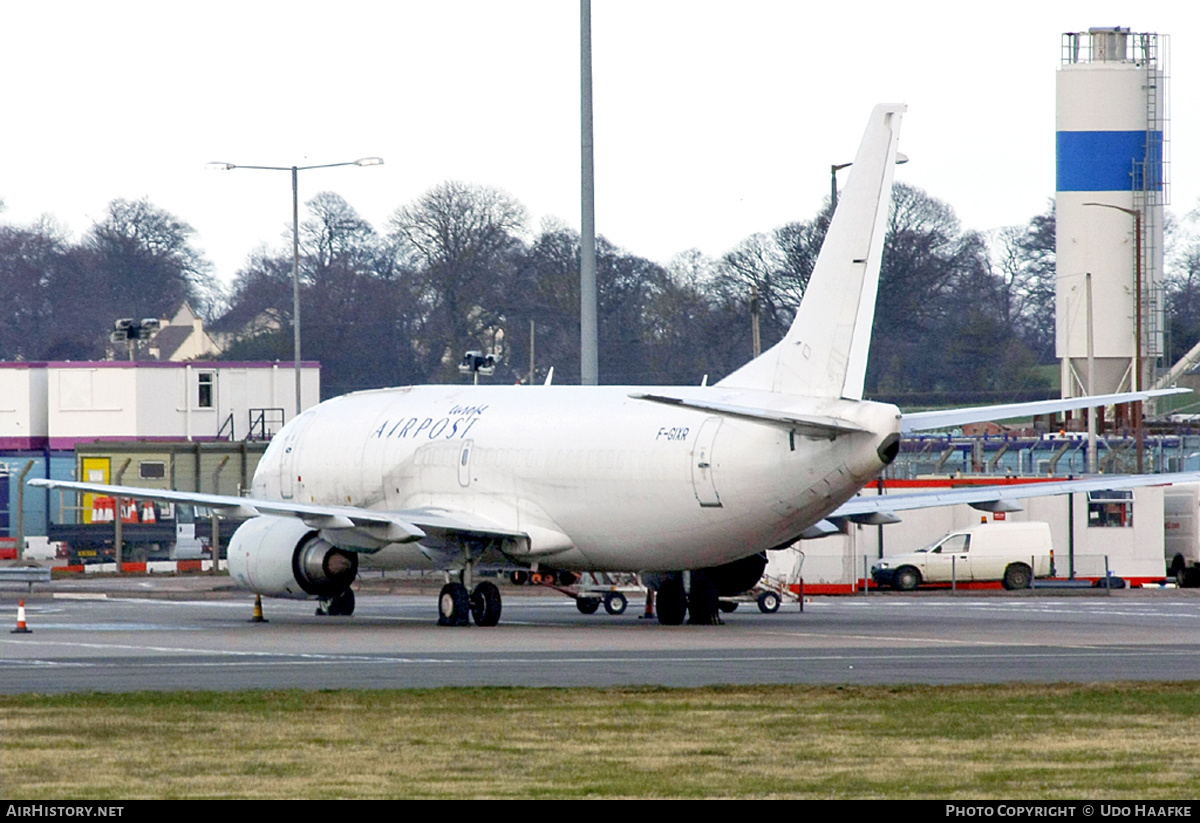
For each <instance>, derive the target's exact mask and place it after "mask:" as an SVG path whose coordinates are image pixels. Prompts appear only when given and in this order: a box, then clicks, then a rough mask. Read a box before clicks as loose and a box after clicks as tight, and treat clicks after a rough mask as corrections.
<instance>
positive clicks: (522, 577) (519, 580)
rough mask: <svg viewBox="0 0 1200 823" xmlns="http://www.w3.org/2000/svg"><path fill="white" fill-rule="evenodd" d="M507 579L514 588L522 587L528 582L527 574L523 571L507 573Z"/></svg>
mask: <svg viewBox="0 0 1200 823" xmlns="http://www.w3.org/2000/svg"><path fill="white" fill-rule="evenodd" d="M508 579H509V580H511V581H512V584H513V585H514V586H524V585H525V584H526V583H528V582H529V572H527V571H525V570H524V569H517V570H516V571H514V572H509V573H508Z"/></svg>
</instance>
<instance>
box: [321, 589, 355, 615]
mask: <svg viewBox="0 0 1200 823" xmlns="http://www.w3.org/2000/svg"><path fill="white" fill-rule="evenodd" d="M325 614H327V615H329V616H330V617H349V616H350V615H352V614H354V590H353V589H346V590H345V591H344V592H342V593H341V594H335V595H334V596H333V597H332V598H330V599H329V603H328V605H326V606H325Z"/></svg>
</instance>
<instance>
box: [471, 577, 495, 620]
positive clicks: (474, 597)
mask: <svg viewBox="0 0 1200 823" xmlns="http://www.w3.org/2000/svg"><path fill="white" fill-rule="evenodd" d="M471 617H473V618H475V625H476V626H495V625H496V624H497V623H499V622H500V589H498V588H497V587H496V584H495V583H492V582H490V581H488V580H485V581H483V582H482V583H480V584H479V585H478V586H476V587H475V591H473V592H471Z"/></svg>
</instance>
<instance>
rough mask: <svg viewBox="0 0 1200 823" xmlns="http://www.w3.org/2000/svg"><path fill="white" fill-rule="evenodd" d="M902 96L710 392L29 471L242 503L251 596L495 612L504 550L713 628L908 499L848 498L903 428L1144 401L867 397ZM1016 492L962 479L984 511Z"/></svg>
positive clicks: (445, 393)
mask: <svg viewBox="0 0 1200 823" xmlns="http://www.w3.org/2000/svg"><path fill="white" fill-rule="evenodd" d="M904 111H905V107H904V106H901V105H883V106H879V107H877V108H876V109H875V110H874V112H873V113H872V114H871V118H870V122H869V124H868V126H867V130H866V133H865V135H864V137H863V140H862V145H861V146H860V148H859V150H858V154H857V156H856V157H855V160H854V164H853V168H852V170H851V171H852V173H851V175H850V178H849V180H848V181H847V183H846V188H845V192H844V193H843V195H842V197H841V198H840V199H839V202H838V207H837V212H836V214H835V215H834V217H833V220H832V222H831V224H830V226H829V231H828V234H827V235H826V238H825V243H824V245H823V247H822V249H821V253H820V257H819V259H818V261H817V264H816V267H815V269H814V271H813V274H812V277H811V279H810V282H809V286H808V289H807V291H806V292H805V294H804V299H803V302H802V303H801V305H800V308H799V310H798V312H797V314H796V318H795V321H794V322H793V324H792V326H791V329H790V330H789V332H788V334H787V336H786V337H785V338H784V339H783V340H782V341H780V342H779V344H778V345H776V346H774V347H773V348H771V349H770V350H769V351H767V352H766V353H764V354H763V355H762V356H761V357H758V358H756V359H755V360H753V361H751V362H750V363H748V364H746V365H745V366H743V367H742V368H740V369H738V370H737V371H735V372H734V373H732V374H730V375H729V376H728V377H726V378H725V379H723V380H721V381H720V382H719V383H717V384H715V385H713V386H704V387H687V388H664V387H655V388H646V387H642V388H635V387H617V386H605V387H595V386H587V387H584V386H536V387H528V386H504V387H500V386H493V387H485V386H467V385H460V386H453V385H444V386H410V387H406V388H395V389H381V390H377V391H365V392H357V393H354V394H350V395H346V396H344V397H339V398H336V399H333V400H329V401H327V402H324V403H321V404H320V405H318V406H316V407H314V408H312V409H309V410H308V411H306V412H304V413H303V414H301V415H300V416H299V417H297V418H296V419H295V420H293V421H291V422H290V423H289V424H288V425H287V426H285V427H284V429H283V430H282V431H281V432H280V433H279V434H278V435H277V436H276V437H275V438H274V440H273V441H272V443H271V445H270V446H269V447H268V449H267V451H266V453H265V454H264V455H263V458H262V461H261V463H260V464H259V466H258V470H257V472H256V473H255V476H254V483H253V490H252V494H251V496H250V497H230V496H221V495H209V494H195V493H187V492H169V491H167V492H164V491H148V490H145V489H138V488H133V487H117V486H108V485H101V484H93V483H79V482H67V481H56V480H35V481H32V483H33V484H34V485H39V486H48V487H61V488H66V489H77V490H81V491H90V492H96V493H102V494H111V495H116V496H136V497H139V498H155V499H160V500H166V501H172V502H176V503H185V504H198V505H202V506H208V507H212V508H216V509H218V510H221V511H223V512H224V513H226V514H230V515H234V516H239V517H249V518H250V519H249V520H247V521H246V522H245V523H244V524H243V525H242V526H240V527H239V528H238V530H237V532H236V533H235V534H234V535H233V538H232V540H231V543H230V546H229V569H230V573H231V575H232V577H233V579H234V581H235V582H236V583H237V584H238V585H239V586H241V587H244V588H246V589H248V590H250V591H253V592H257V593H259V594H263V595H270V596H280V597H319V598H322V599H324V600H326V601H329V609H330V611H331V612H332V613H349V612H350V611H352V609H353V593H352V592H351V591H350V584H351V582H352V581H353V580H354V578H355V575H356V574H357V571H358V569H360V568H362V569H366V568H371V569H442V570H449V571H454V572H461V575H460V576H459V577H458V580H459V581H461V582H452V583H449V584H447V585H446V586H445V588H443V590H442V594H441V597H440V598H439V612H440V621H439V622H442V623H447V624H465V623H466V622H468V619H469V618H468V615H470V616H472V617H474V620H475V622H476V623H477V624H479V625H494V624H495V623H496V622H497V621H498V620H499V618H500V611H501V599H500V592H499V590H498V588H497V587H496V585H495V584H493V583H491V582H488V581H486V580H485V581H483V582H480V583H478V584H477V585H473V583H474V580H473V576H474V573H475V571H476V569H477V568H478V567H480V566H490V565H495V564H499V565H506V566H509V567H527V568H533V569H550V570H561V571H570V570H594V571H600V570H618V571H633V570H636V571H642V572H650V573H657V577H658V583H659V591H658V615H659V619H660V621H661V622H664V623H669V624H674V623H680V622H682V620H683V619H684V617H685V616H686V615H687V614H688V612H689V611H690V616H691V621H692V622H698V623H707V622H717V617H716V615H717V611H718V609H717V597H718V596H719V595H724V594H733V593H736V592H741V591H745V590H746V589H749V588H751V587H752V586H753V585H754V583H755V582H757V580H758V578H759V577H760V575H761V573H762V570H763V567H764V564H765V562H766V561H765V557H766V555H765V551H766V550H769V549H774V548H782V547H784V546H787V545H789V544H790V543H792V542H793V541H795V540H796V539H797V538H798V537H799V536H800V535H801V534H803V533H805V532H806V531H807V530H809V529H810V528H812V527H814V525H816V524H818V523H820V522H821V521H823V520H824V519H825V518H827V517H829V516H831V515H837V516H847V517H864V516H869V515H870V514H872V513H875V512H880V511H883V510H886V509H898V508H907V507H909V506H912V505H921V504H920V502H919V501H917V502H913V501H908V502H907V503H906V501H905V500H904V499H903V498H895V497H883V498H879V497H873V496H872V497H862V498H855V494H856V493H857V492H858V491H859V490H860V489H861V488H862V487H863V486H864V485H865V484H866V483H868V482H870V481H871V480H873V479H874V478H875V477H876V476H877V475H878V474H879V472H880V470H881V469H883V468H884V467H885V466H887V465H888V464H889V463H890V462H891V461H892V459H893V458H894V457H895V456H896V453H897V451H898V449H899V443H900V437H901V435H902V433H904V432H907V431H915V430H919V429H933V428H941V427H945V426H951V425H961V424H962V423H966V422H970V421H972V420H993V419H1000V418H1003V417H1012V416H1017V415H1028V414H1034V413H1044V412H1048V411H1053V410H1061V409H1066V408H1082V407H1086V406H1096V405H1107V404H1110V403H1114V402H1130V401H1131V400H1136V399H1141V398H1145V397H1149V396H1151V395H1152V393H1151V392H1142V393H1138V394H1125V395H1110V396H1105V397H1095V398H1087V399H1075V400H1055V401H1045V402H1042V403H1031V404H1014V405H1010V406H1000V407H995V406H993V407H987V408H983V409H963V410H958V411H956V412H930V413H924V414H916V415H907V416H902V415H901V414H900V411H899V410H898V409H897V408H896V407H895V406H892V405H889V404H885V403H873V402H868V401H865V400H863V399H862V393H863V377H864V374H865V371H866V366H867V350H868V347H869V345H870V332H871V324H872V320H873V317H874V310H875V294H876V289H877V286H878V279H879V265H880V258H881V255H882V251H883V240H884V232H885V229H886V223H887V219H888V210H889V205H890V202H891V189H892V174H893V171H894V169H895V158H896V144H897V137H898V133H899V128H900V120H901V116H902V114H903V112H904ZM1127 481H1128V482H1126V483H1124V486H1125V487H1128V486H1130V485H1141V484H1150V483H1163V482H1165V480H1164V478H1163V477H1162V476H1158V477H1144V478H1141V479H1140V480H1139V479H1137V478H1133V479H1128V478H1127ZM1102 482H1103V483H1104V485H1105V487H1112V486H1114V485H1115V480H1114V478H1111V477H1110V478H1105V480H1104V481H1102ZM1026 488H1027V487H1021V488H1020V489H1015V488H1013V487H1005V488H1004V489H1003V490H992V491H989V490H986V489H985V490H982V492H981V490H979V489H972V490H970V492H969V493H970V494H974V495H975V496H976V497H977V498H980V497H981V498H982V502H983V503H984V504H986V502H987V500H992V499H999V498H1000V497H1001V496H1007V497H1015V496H1019V495H1020V494H1021V493H1022V492H1023V491H1024V490H1025V489H1026ZM1047 491H1048V490H1047V489H1046V488H1044V487H1039V488H1038V489H1037V493H1038V494H1046V493H1047ZM1029 493H1030V494H1031V493H1032V492H1029ZM960 494H965V493H960ZM852 498H854V499H853V500H852ZM848 501H849V502H848ZM954 502H970V501H967V500H965V498H963V499H961V500H960V499H958V498H956V497H953V494H951V495H939V496H938V498H937V499H936V503H935V502H934V501H933V500H932V499H929V498H927V499H926V502H925V503H924V505H931V504H935V505H945V504H947V503H954ZM976 502H980V501H979V500H977V501H976ZM685 572H686V573H685Z"/></svg>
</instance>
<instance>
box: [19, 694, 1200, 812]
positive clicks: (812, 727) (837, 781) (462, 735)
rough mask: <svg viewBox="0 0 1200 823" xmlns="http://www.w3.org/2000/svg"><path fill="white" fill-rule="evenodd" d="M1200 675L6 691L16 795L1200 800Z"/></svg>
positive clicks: (102, 797)
mask: <svg viewBox="0 0 1200 823" xmlns="http://www.w3.org/2000/svg"><path fill="white" fill-rule="evenodd" d="M1198 712H1200V683H1168V684H1162V683H1156V684H1100V685H1072V684H1059V685H1041V684H1039V685H1028V684H1024V685H1000V686H948V687H925V686H903V687H857V686H856V687H850V686H847V687H813V686H756V687H711V688H701V689H666V688H614V689H534V688H467V689H450V688H447V689H427V690H389V691H349V690H335V691H298V690H286V691H250V692H194V693H192V692H186V693H181V692H176V693H151V692H145V693H135V694H73V695H52V696H41V695H22V696H11V697H4V696H0V735H2V738H0V794H2V795H3V796H4V797H5V798H7V799H13V800H15V799H40V800H50V799H89V800H107V799H138V798H322V799H324V798H464V797H487V798H601V797H647V798H742V797H746V798H939V799H1017V798H1020V799H1088V800H1099V799H1112V800H1119V799H1189V798H1194V797H1195V796H1196V788H1195V779H1196V775H1198V774H1200V743H1198V742H1197V739H1196V738H1197V735H1196V731H1195V729H1196V719H1197V717H1196V715H1197V713H1198Z"/></svg>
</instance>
